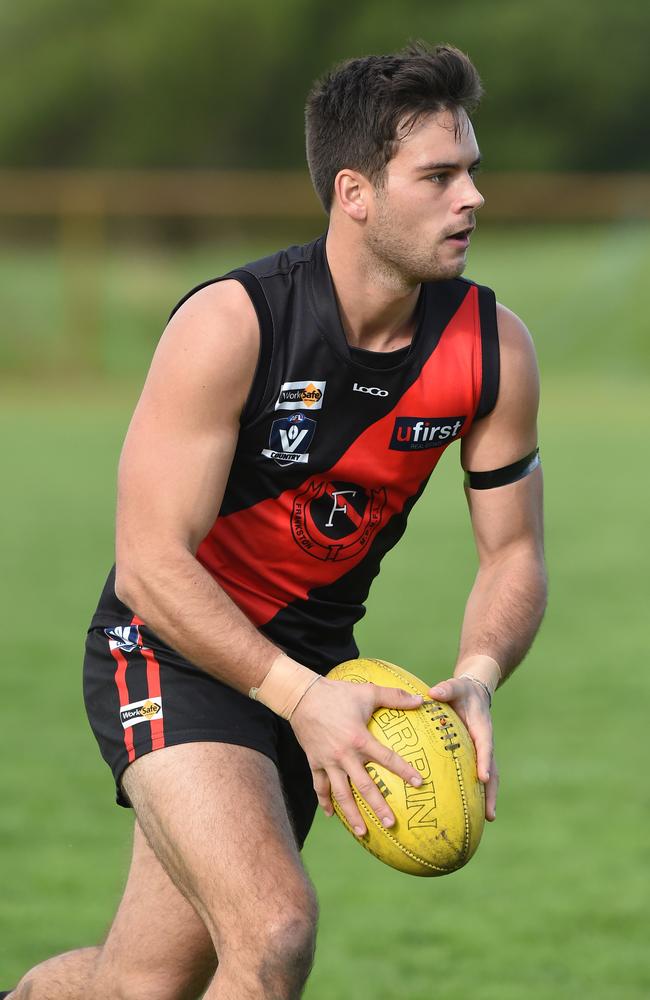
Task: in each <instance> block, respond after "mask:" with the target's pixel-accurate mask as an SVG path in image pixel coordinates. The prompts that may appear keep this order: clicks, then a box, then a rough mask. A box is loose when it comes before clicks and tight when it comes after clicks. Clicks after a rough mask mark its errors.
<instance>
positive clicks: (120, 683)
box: [109, 644, 135, 763]
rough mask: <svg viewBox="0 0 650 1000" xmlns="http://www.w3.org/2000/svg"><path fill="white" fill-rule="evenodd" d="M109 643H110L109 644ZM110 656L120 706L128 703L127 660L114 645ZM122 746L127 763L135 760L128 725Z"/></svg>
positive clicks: (131, 736) (131, 735)
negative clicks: (112, 659) (126, 756)
mask: <svg viewBox="0 0 650 1000" xmlns="http://www.w3.org/2000/svg"><path fill="white" fill-rule="evenodd" d="M109 645H110V644H109ZM111 656H112V657H113V658H114V660H115V662H116V663H117V667H116V668H115V683H116V684H117V691H118V694H119V698H120V708H121V707H122V706H123V705H128V704H129V689H128V687H127V686H126V668H127V667H128V665H129V664H128V661H127V659H126V657H125V656H124V655H123V653H122V651H121V650H120V649H118V648H117V646H114V647H113V648H112V649H111ZM124 746H125V747H126V752H127V754H128V757H129V763H131V761H134V760H135V747H134V745H133V729H132V727H131V726H128V727H127V728H126V729H125V730H124Z"/></svg>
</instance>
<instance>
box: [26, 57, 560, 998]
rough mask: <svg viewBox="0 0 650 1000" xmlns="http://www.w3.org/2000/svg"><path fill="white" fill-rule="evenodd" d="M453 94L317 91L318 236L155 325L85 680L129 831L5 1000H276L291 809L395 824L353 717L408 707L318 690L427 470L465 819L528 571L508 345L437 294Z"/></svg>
mask: <svg viewBox="0 0 650 1000" xmlns="http://www.w3.org/2000/svg"><path fill="white" fill-rule="evenodd" d="M480 94H481V85H480V81H479V78H478V76H477V73H476V70H475V69H474V67H473V66H472V64H471V62H470V61H469V59H468V58H467V57H466V56H464V55H463V54H461V53H460V52H459V51H457V50H456V49H453V48H451V47H448V46H440V47H438V48H435V49H429V48H427V47H426V46H423V45H415V46H411V47H409V48H408V49H407V50H405V51H404V52H401V53H398V54H396V55H388V56H369V57H366V58H362V59H354V60H352V61H349V62H347V63H345V64H343V65H341V66H339V67H337V68H335V69H334V70H333V71H332V72H331V73H329V74H327V75H326V76H325V77H324V78H323V79H322V80H321V81H319V82H318V83H317V84H316V85H315V86H314V88H313V90H312V92H311V94H310V96H309V99H308V103H307V112H306V131H307V157H308V162H309V168H310V171H311V176H312V179H313V182H314V186H315V188H316V191H317V193H318V195H319V197H320V199H321V201H322V203H323V206H324V208H325V210H326V212H327V214H328V216H329V225H328V229H327V233H326V234H325V235H324V236H322V237H320V238H319V239H316V240H315V241H314V242H312V243H309V244H308V245H306V246H294V247H291V248H290V249H288V250H283V251H281V252H279V253H276V254H274V255H272V256H270V257H267V258H265V259H264V260H260V261H256V262H254V263H252V264H248V265H246V266H244V267H241V268H238V269H236V270H234V271H232V272H230V273H229V274H227V275H225V276H224V277H222V278H218V279H215V280H213V281H210V282H206V283H205V284H203V285H201V286H199V287H198V288H197V289H194V290H193V291H192V292H190V293H189V294H188V295H187V296H186V297H185V298H184V299H183V300H182V302H181V303H180V304H179V306H177V308H176V309H175V311H174V313H173V315H172V318H171V320H170V322H169V325H168V326H167V328H166V330H165V333H164V335H163V337H162V339H161V341H160V344H159V346H158V348H157V350H156V353H155V356H154V359H153V362H152V365H151V369H150V372H149V375H148V378H147V381H146V384H145V387H144V390H143V392H142V396H141V398H140V401H139V403H138V405H137V408H136V411H135V414H134V416H133V420H132V422H131V426H130V428H129V431H128V435H127V438H126V442H125V445H124V450H123V453H122V458H121V462H120V470H119V497H118V515H117V561H116V568H115V569H114V571H112V572H111V574H110V576H109V578H108V581H107V584H106V587H105V589H104V592H103V594H102V596H101V599H100V602H99V606H98V608H97V611H96V613H95V616H94V618H93V621H92V624H91V628H90V631H89V634H88V645H87V656H86V664H85V696H86V705H87V710H88V714H89V718H90V721H91V725H92V726H93V729H94V732H95V735H96V737H97V740H98V742H99V746H100V748H101V751H102V754H103V756H104V757H105V758H106V760H107V762H108V763H109V765H110V767H111V769H112V772H113V775H114V778H115V782H116V786H117V796H118V801H119V802H120V804H122V805H124V806H131V807H133V809H134V812H135V839H134V848H133V860H132V867H131V871H130V875H129V878H128V882H127V885H126V890H125V893H124V898H123V900H122V903H121V905H120V907H119V910H118V913H117V916H116V918H115V920H114V923H113V925H112V927H111V930H110V932H109V934H108V937H107V939H106V941H105V943H104V944H103V945H102V946H101V947H99V948H88V949H84V950H81V951H76V952H71V953H69V954H68V955H63V956H59V957H58V958H54V959H50V960H49V961H47V962H45V963H43V964H42V965H40V966H38V967H37V968H36V969H34V970H32V971H31V972H29V973H28V974H27V975H26V976H25V977H24V978H23V980H22V981H21V983H20V984H19V985H18V987H17V988H16V990H15V991H14V993H13V994H11V995H12V997H14V996H15V1000H25V998H27V997H29V998H31V1000H89V998H97V1000H99V998H101V1000H108V998H110V1000H119V998H124V1000H190V998H195V997H197V996H199V995H200V994H201V993H202V991H203V990H207V992H206V993H205V996H206V997H207V998H213V997H214V998H217V997H221V998H224V1000H225V998H227V1000H244V998H259V1000H262V998H264V1000H269V998H278V1000H285V998H293V997H298V996H300V995H301V993H302V990H303V987H304V984H305V981H306V979H307V976H308V974H309V970H310V968H311V964H312V959H313V953H314V940H315V931H316V919H317V906H316V897H315V893H314V889H313V887H312V885H311V883H310V881H309V879H308V877H307V874H306V872H305V870H304V868H303V866H302V863H301V860H300V853H299V851H300V847H301V845H302V843H303V841H304V838H305V836H306V835H307V832H308V830H309V827H310V824H311V822H312V819H313V815H314V812H315V809H316V806H317V804H320V806H321V807H322V809H323V810H324V811H325V812H326V813H327V814H328V815H331V813H332V803H331V797H330V796H331V795H334V796H335V797H336V798H337V799H338V802H339V803H340V805H341V808H342V809H343V811H344V813H345V815H346V817H347V819H348V822H349V823H350V825H351V826H352V827H353V829H354V830H355V832H356V833H357V835H358V836H359V837H361V836H363V834H364V832H365V824H364V820H363V818H362V815H361V813H360V811H359V809H358V808H357V806H356V804H355V801H354V798H353V796H352V794H351V790H350V782H354V784H355V785H356V786H357V788H358V789H359V790H360V792H361V794H362V796H363V797H364V798H365V800H366V801H367V803H368V805H369V806H370V807H371V808H372V809H373V810H374V811H375V813H376V814H377V816H378V817H379V818H380V820H381V821H382V822H383V823H384V824H386V826H390V825H391V824H392V823H393V822H394V817H393V816H392V813H391V810H390V807H389V805H388V803H387V802H386V801H385V800H384V798H383V796H382V795H381V793H380V791H379V789H378V788H377V787H376V785H375V784H374V782H373V781H372V780H371V778H370V776H369V774H368V772H367V771H366V768H365V764H366V763H367V762H368V761H370V760H375V761H377V760H379V761H381V762H382V763H384V764H385V765H386V766H387V767H389V768H390V769H391V770H392V771H393V772H394V773H395V774H396V775H398V776H399V777H401V778H403V779H404V780H405V781H407V782H410V783H411V784H412V785H415V786H417V785H418V784H419V783H420V782H421V780H422V779H421V776H420V775H419V773H418V771H417V770H416V769H415V768H414V767H413V766H412V765H411V764H409V763H408V762H407V761H405V760H404V759H402V758H401V757H399V756H398V755H397V754H395V753H392V752H391V751H389V750H387V749H386V748H384V747H381V746H380V745H379V744H378V743H377V742H376V741H375V740H374V739H373V738H372V737H371V736H370V734H369V732H368V730H367V722H368V719H369V717H370V715H371V713H372V712H373V710H374V709H376V708H377V707H379V706H390V707H394V708H397V709H409V708H413V707H415V706H416V705H417V704H419V701H420V700H419V699H418V698H416V697H414V696H412V695H409V694H407V693H405V692H403V691H400V690H396V689H391V688H379V687H375V686H373V685H369V684H368V685H350V684H345V683H341V682H335V681H330V680H327V679H326V678H324V676H323V675H324V674H326V673H327V671H328V670H329V668H331V667H332V666H333V665H334V664H335V663H337V662H339V661H341V660H345V659H349V658H351V657H354V656H355V655H356V654H357V647H356V646H355V644H354V640H353V634H352V633H353V626H354V624H355V622H356V621H358V619H359V618H360V617H361V616H362V615H363V611H364V602H365V599H366V597H367V594H368V590H369V587H370V584H371V582H372V579H373V578H374V577H375V576H376V574H377V573H378V571H379V566H380V562H381V559H382V557H383V555H384V554H385V553H386V552H387V551H388V550H389V549H390V548H391V547H392V546H393V545H394V544H395V543H396V542H397V541H398V540H399V538H400V537H401V535H402V533H403V532H404V530H405V527H406V521H407V518H408V515H409V513H410V510H411V508H412V507H413V504H414V503H415V502H416V500H417V499H418V498H419V496H420V495H421V493H422V491H423V489H424V487H425V485H426V484H427V481H428V479H429V478H430V476H431V474H432V473H433V471H434V469H435V467H436V464H437V462H438V460H439V458H440V456H441V455H442V453H443V451H444V450H445V449H446V448H447V447H449V446H450V445H454V444H455V443H456V442H460V457H461V462H462V465H463V468H464V470H465V481H466V492H467V497H468V501H469V508H470V513H471V521H472V527H473V531H474V535H475V539H476V545H477V550H478V557H479V568H478V573H477V576H476V579H475V582H474V585H473V587H472V590H471V593H470V595H469V599H468V602H467V607H466V611H465V616H464V621H463V626H462V632H461V636H460V648H459V653H458V659H457V662H456V664H455V666H454V667H453V671H452V676H451V677H449V678H447V679H443V680H441V679H439V678H430V680H433V681H436V683H435V684H434V685H433V686H432V688H431V692H430V693H431V696H432V697H435V698H437V699H440V700H442V701H447V702H449V703H451V704H453V706H454V707H455V708H456V710H457V711H458V712H459V713H460V715H461V716H462V718H463V719H464V720H465V722H466V724H467V726H468V728H469V731H470V734H471V736H472V738H473V740H474V743H475V746H476V752H477V759H478V774H479V778H480V780H481V781H482V782H484V784H485V787H486V815H487V818H488V819H489V820H492V819H494V816H495V800H496V790H497V769H496V764H495V761H494V758H493V753H492V730H491V723H490V702H491V698H492V695H493V693H494V691H495V689H496V687H497V686H498V685H499V684H500V683H501V682H502V681H503V680H505V678H506V677H507V676H508V675H509V674H510V673H511V672H512V671H513V670H514V668H515V667H516V666H517V664H518V663H519V662H520V661H521V659H522V657H523V656H524V655H525V653H526V651H527V650H528V648H529V646H530V644H531V642H532V640H533V637H534V635H535V632H536V630H537V628H538V626H539V622H540V620H541V617H542V614H543V609H544V604H545V572H544V563H543V554H542V516H541V469H540V467H539V460H538V454H537V431H536V412H537V402H538V373H537V366H536V361H535V355H534V351H533V347H532V344H531V340H530V337H529V335H528V333H527V331H526V328H525V327H524V325H523V323H522V321H521V320H520V319H518V317H517V316H515V315H514V314H513V313H512V312H510V311H509V310H508V309H506V308H505V307H503V306H500V305H497V304H496V302H495V298H494V295H493V293H492V292H491V291H490V290H489V289H487V288H484V287H480V286H478V285H476V284H474V283H473V282H471V281H467V280H465V279H463V278H461V277H460V275H461V274H462V272H463V270H464V268H465V264H466V260H467V253H468V249H469V246H470V241H471V238H472V234H473V231H474V228H475V225H476V217H477V212H478V211H479V209H480V208H481V206H482V204H483V198H482V196H481V194H480V193H479V191H478V190H477V187H476V184H475V174H476V171H477V168H478V165H479V160H480V154H479V148H478V145H477V142H476V138H475V135H474V130H473V127H472V124H471V121H470V117H469V115H470V113H471V112H472V111H473V109H474V108H475V106H476V105H477V102H478V100H479V98H480ZM429 488H430V489H435V482H434V483H433V484H432V485H431V486H430V487H429ZM426 544H427V540H426V539H424V538H423V539H422V546H423V547H424V546H426ZM431 638H432V646H433V644H434V643H435V635H432V637H431ZM450 667H451V665H450Z"/></svg>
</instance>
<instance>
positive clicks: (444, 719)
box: [327, 659, 485, 875]
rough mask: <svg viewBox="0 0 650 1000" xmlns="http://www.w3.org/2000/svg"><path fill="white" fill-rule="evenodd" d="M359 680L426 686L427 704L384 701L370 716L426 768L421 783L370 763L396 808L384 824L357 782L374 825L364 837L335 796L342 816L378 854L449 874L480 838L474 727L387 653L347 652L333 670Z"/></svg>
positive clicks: (392, 743) (397, 864)
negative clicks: (356, 655) (361, 655)
mask: <svg viewBox="0 0 650 1000" xmlns="http://www.w3.org/2000/svg"><path fill="white" fill-rule="evenodd" d="M327 676H328V678H329V679H330V680H335V681H350V682H351V683H352V684H365V683H366V682H371V683H372V684H378V685H381V686H382V687H395V688H402V689H403V690H404V691H408V692H410V693H412V694H421V695H423V696H424V698H425V701H424V703H423V704H422V706H421V707H420V708H416V709H413V710H411V711H407V712H404V711H402V710H401V709H396V708H379V709H377V710H376V711H375V712H373V714H372V716H371V718H370V721H369V723H368V729H369V730H370V732H371V733H372V735H373V736H374V737H375V738H376V739H377V740H379V742H380V743H383V744H384V745H385V746H388V747H390V748H391V750H394V751H395V752H396V753H398V754H399V755H400V757H403V758H404V759H405V760H408V761H409V763H411V764H412V765H413V767H415V769H416V770H417V771H419V772H420V774H421V775H422V779H423V781H422V784H421V785H420V787H419V788H415V787H413V786H412V785H409V784H407V783H406V782H405V781H403V779H402V778H399V777H397V775H396V774H393V772H392V771H389V770H388V769H387V768H385V767H382V765H380V764H376V763H373V762H370V763H368V764H366V770H367V771H368V774H369V775H370V776H371V778H372V779H373V781H374V782H375V784H376V785H377V787H378V788H379V790H380V791H381V793H382V795H383V796H384V798H385V799H386V801H387V803H388V805H389V806H390V808H391V810H392V812H393V815H394V816H395V825H394V826H392V827H389V828H387V827H384V826H383V825H382V823H381V822H380V820H379V819H378V817H377V816H376V815H375V813H374V812H373V810H372V809H371V808H370V807H369V805H368V804H367V802H366V801H365V800H364V799H363V798H362V797H361V796H360V795H359V792H358V791H357V789H356V788H355V787H354V785H352V792H353V794H354V797H355V800H356V802H357V805H358V807H359V810H360V812H361V815H362V816H363V817H364V820H365V823H366V827H367V830H368V832H367V833H366V834H365V835H364V836H363V837H357V836H356V834H355V833H354V832H353V831H352V829H351V828H350V826H349V824H348V822H347V820H346V819H345V817H344V816H343V813H342V812H341V809H340V807H339V804H338V802H337V801H336V800H335V799H334V798H332V804H333V806H334V809H335V811H336V814H337V816H338V817H339V819H340V820H341V822H342V823H343V825H344V826H345V828H346V829H347V830H349V831H350V833H352V836H353V837H354V838H355V840H357V841H358V842H359V843H360V844H362V845H363V846H364V847H365V848H366V850H368V851H370V853H371V854H374V855H375V857H376V858H379V860H380V861H383V862H384V863H385V864H387V865H390V866H391V867H392V868H397V869H398V870H399V871H402V872H408V873H409V874H410V875H447V874H448V873H449V872H453V871H456V870H457V869H458V868H462V867H463V865H465V864H467V862H468V861H469V859H470V858H471V857H472V855H473V854H474V852H475V851H476V848H477V847H478V845H479V841H480V839H481V834H482V832H483V824H484V821H485V794H484V789H483V785H482V783H481V782H480V781H479V780H478V777H477V774H476V753H475V750H474V744H473V743H472V740H471V738H470V736H469V733H468V732H467V729H466V728H465V726H464V725H463V723H462V722H461V720H460V719H459V717H458V715H457V714H456V713H455V712H454V711H453V709H452V708H450V707H449V705H445V704H444V703H442V702H438V701H432V700H431V699H430V698H429V696H428V693H427V692H428V688H427V685H426V684H425V683H424V681H421V680H419V678H417V677H415V676H414V675H413V674H410V673H409V672H408V671H407V670H404V669H403V668H402V667H397V666H395V664H394V663H387V662H386V661H385V660H375V659H359V660H347V661H346V662H345V663H340V664H339V665H338V666H336V667H334V669H333V670H331V671H330V672H329V674H328V675H327Z"/></svg>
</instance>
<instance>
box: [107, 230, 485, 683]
mask: <svg viewBox="0 0 650 1000" xmlns="http://www.w3.org/2000/svg"><path fill="white" fill-rule="evenodd" d="M224 278H231V279H236V280H238V281H240V282H241V283H242V284H243V285H244V287H245V288H246V290H247V292H248V294H249V296H250V297H251V300H252V302H253V304H254V306H255V309H256V312H257V316H258V320H259V324H260V341H261V346H260V357H259V362H258V366H257V370H256V374H255V378H254V381H253V386H252V388H251V392H250V395H249V398H248V401H247V403H246V406H245V408H244V412H243V414H242V417H241V427H240V434H239V439H238V444H237V448H236V452H235V456H234V459H233V463H232V468H231V471H230V475H229V478H228V482H227V486H226V490H225V495H224V498H223V502H222V504H221V509H220V511H219V514H218V516H217V518H216V520H215V522H214V524H213V526H212V528H211V529H210V532H209V533H208V535H207V536H206V537H205V538H204V540H203V541H202V543H201V544H200V546H199V548H198V551H197V554H196V555H197V559H198V560H199V562H200V563H201V564H202V565H203V566H204V567H205V569H206V570H207V571H208V572H209V573H210V574H211V575H212V576H213V577H214V578H215V579H216V580H217V582H218V583H219V584H220V586H221V587H222V588H223V589H224V590H225V591H226V593H227V594H229V596H230V597H231V598H232V600H233V601H234V602H235V603H236V604H237V605H238V606H239V607H240V608H241V609H242V611H244V613H245V614H246V615H247V616H248V618H249V619H250V620H251V621H252V622H253V623H254V624H255V625H256V626H258V627H259V628H260V629H261V630H262V631H263V632H264V633H265V634H266V635H268V637H269V638H270V639H272V640H273V642H275V643H276V644H277V645H278V646H279V647H280V648H282V649H284V650H286V651H287V652H288V653H290V654H291V655H293V656H295V657H296V658H297V659H299V660H301V661H302V662H304V663H306V664H307V665H308V666H311V667H313V668H314V669H321V670H323V671H324V670H327V669H329V667H330V666H331V665H332V664H333V663H336V662H339V661H341V660H345V659H349V658H351V657H354V656H356V655H357V652H358V651H357V647H356V645H355V643H354V640H353V635H352V631H353V626H354V624H355V623H356V622H357V621H358V620H359V619H360V618H361V617H362V616H363V614H364V613H365V609H364V602H365V600H366V597H367V595H368V591H369V588H370V584H371V582H372V580H373V579H374V577H375V576H376V575H377V573H378V572H379V567H380V563H381V560H382V558H383V556H384V555H385V553H386V552H388V551H389V549H391V548H392V547H393V546H394V545H395V543H396V542H397V541H398V540H399V539H400V537H401V536H402V534H403V533H404V530H405V528H406V522H407V518H408V515H409V512H410V510H411V508H412V507H413V505H414V503H415V502H416V500H417V499H418V498H419V497H420V495H421V494H422V491H423V490H424V487H425V486H426V483H427V481H428V479H429V476H430V475H431V473H432V472H433V470H434V469H435V467H436V465H437V463H438V460H439V459H440V456H441V455H442V453H443V451H444V450H445V448H447V447H448V446H449V445H450V444H452V443H453V442H454V441H457V440H458V439H460V438H462V437H463V436H464V435H465V434H467V432H468V431H469V430H470V428H471V427H472V424H473V422H474V421H475V420H476V419H478V418H480V417H482V416H485V415H486V414H487V413H489V412H490V410H491V409H492V408H493V406H494V403H495V401H496V396H497V391H498V375H499V353H498V338H497V326H496V306H495V300H494V294H493V292H492V291H491V290H490V289H488V288H484V287H481V286H479V285H476V284H475V283H473V282H471V281H467V280H465V279H461V278H457V279H453V280H448V281H440V282H432V283H429V284H424V285H422V289H421V293H420V298H419V302H418V306H417V315H416V330H415V334H414V336H413V340H412V343H411V345H410V346H409V347H408V348H404V349H403V350H401V351H396V352H394V353H376V352H370V351H364V350H358V349H351V348H350V347H349V346H348V343H347V340H346V338H345V334H344V332H343V327H342V324H341V319H340V316H339V312H338V307H337V302H336V295H335V292H334V287H333V284H332V279H331V275H330V272H329V268H328V265H327V258H326V253H325V237H321V238H320V239H318V240H316V241H314V242H313V243H310V244H307V245H305V246H298V247H290V248H289V249H287V250H283V251H281V252H279V253H277V254H275V255H273V256H271V257H267V258H265V259H263V260H260V261H256V262H254V263H252V264H248V265H246V266H245V267H244V268H240V269H238V270H236V271H232V272H230V273H229V274H227V275H224V276H223V278H216V279H213V280H214V281H220V280H223V279H224ZM211 283H212V282H204V284H202V285H199V286H197V288H194V289H192V291H191V292H189V293H188V295H186V296H185V297H184V298H183V299H182V300H181V302H179V304H178V306H176V309H178V308H179V307H180V305H182V303H183V302H185V301H186V300H187V298H189V297H190V295H192V294H194V292H196V291H198V289H199V288H203V287H205V285H208V284H211ZM176 309H175V310H174V312H175V311H176ZM172 315H173V313H172ZM132 620H133V614H132V612H131V611H130V610H129V609H128V608H126V607H125V606H124V605H123V604H122V603H121V602H120V601H119V600H118V599H117V597H116V595H115V591H114V571H113V572H111V574H110V576H109V579H108V581H107V584H106V587H105V588H104V592H103V594H102V597H101V599H100V603H99V607H98V609H97V612H96V614H95V616H94V618H93V623H92V624H93V626H114V625H115V624H117V623H124V624H127V623H129V622H131V621H132Z"/></svg>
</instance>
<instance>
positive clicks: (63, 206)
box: [0, 170, 650, 222]
mask: <svg viewBox="0 0 650 1000" xmlns="http://www.w3.org/2000/svg"><path fill="white" fill-rule="evenodd" d="M479 186H480V188H481V190H482V192H483V194H484V195H485V198H486V204H485V208H484V209H483V210H482V218H483V219H485V220H491V221H495V222H513V221H522V222H611V221H621V220H628V219H629V220H639V219H641V220H648V219H650V173H629V174H567V173H563V174H556V173H555V174H554V173H544V174H542V173H516V174H515V173H513V174H508V173H496V174H489V173H486V174H485V175H482V176H481V177H480V178H479ZM3 216H4V217H5V218H8V217H9V218H13V219H18V218H30V217H31V218H34V217H55V218H56V217H60V218H65V217H66V216H68V217H76V218H79V217H94V218H98V219H99V218H108V217H122V218H174V217H177V218H178V217H184V218H206V219H209V218H212V219H222V220H240V221H246V220H249V221H253V220H255V219H260V220H263V219H287V220H291V219H306V220H307V219H312V218H314V219H317V218H319V217H320V218H322V217H323V212H322V209H321V207H320V205H319V203H318V201H317V199H316V196H315V194H314V192H313V190H312V187H311V183H310V180H309V177H308V175H307V173H306V172H305V171H296V172H288V171H281V172H280V171H278V172H274V171H245V170H239V171H200V170H196V171H192V170H185V171H171V170H170V171H163V170H152V171H144V170H143V171H136V170H121V171H117V170H113V171H108V170H0V218H1V217H3Z"/></svg>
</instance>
